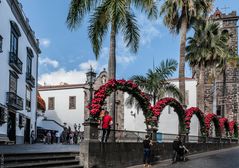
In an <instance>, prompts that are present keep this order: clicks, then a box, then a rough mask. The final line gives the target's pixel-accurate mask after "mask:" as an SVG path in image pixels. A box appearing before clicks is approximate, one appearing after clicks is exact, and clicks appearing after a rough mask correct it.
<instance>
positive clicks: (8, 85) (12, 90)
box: [0, 0, 40, 144]
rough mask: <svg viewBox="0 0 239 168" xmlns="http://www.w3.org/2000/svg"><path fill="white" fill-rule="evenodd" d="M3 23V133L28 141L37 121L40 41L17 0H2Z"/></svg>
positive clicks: (0, 61)
mask: <svg viewBox="0 0 239 168" xmlns="http://www.w3.org/2000/svg"><path fill="white" fill-rule="evenodd" d="M0 25H1V26H0V67H1V71H0V79H1V81H0V137H8V138H9V139H10V140H11V141H15V143H17V144H22V143H29V142H30V132H31V130H35V125H36V122H35V118H36V81H37V67H38V55H39V54H40V49H39V43H38V40H36V38H35V35H34V32H33V31H32V29H31V27H30V25H29V20H28V19H27V18H26V17H25V15H24V13H23V11H22V6H21V4H20V3H19V2H18V1H17V0H2V1H0ZM0 139H1V138H0Z"/></svg>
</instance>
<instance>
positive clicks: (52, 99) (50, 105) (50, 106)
mask: <svg viewBox="0 0 239 168" xmlns="http://www.w3.org/2000/svg"><path fill="white" fill-rule="evenodd" d="M54 109H55V97H48V110H54Z"/></svg>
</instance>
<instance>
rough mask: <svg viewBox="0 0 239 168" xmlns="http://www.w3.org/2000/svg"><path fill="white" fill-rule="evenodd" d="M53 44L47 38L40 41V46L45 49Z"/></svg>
mask: <svg viewBox="0 0 239 168" xmlns="http://www.w3.org/2000/svg"><path fill="white" fill-rule="evenodd" d="M50 44H51V41H50V39H47V38H42V39H40V45H41V46H43V47H46V48H47V47H49V46H50Z"/></svg>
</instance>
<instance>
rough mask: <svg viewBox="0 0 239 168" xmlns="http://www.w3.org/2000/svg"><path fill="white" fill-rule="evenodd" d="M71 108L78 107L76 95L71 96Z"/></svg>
mask: <svg viewBox="0 0 239 168" xmlns="http://www.w3.org/2000/svg"><path fill="white" fill-rule="evenodd" d="M69 109H76V97H75V96H70V97H69Z"/></svg>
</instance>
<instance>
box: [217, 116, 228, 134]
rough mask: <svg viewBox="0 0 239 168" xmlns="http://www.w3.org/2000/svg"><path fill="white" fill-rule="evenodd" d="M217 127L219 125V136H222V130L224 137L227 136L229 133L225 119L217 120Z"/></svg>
mask: <svg viewBox="0 0 239 168" xmlns="http://www.w3.org/2000/svg"><path fill="white" fill-rule="evenodd" d="M219 125H220V129H221V135H222V133H223V131H224V129H225V130H226V135H228V133H230V128H229V122H228V119H227V118H225V117H222V118H219Z"/></svg>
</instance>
